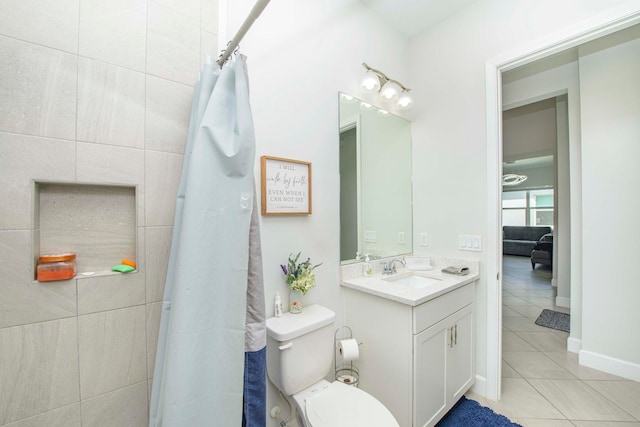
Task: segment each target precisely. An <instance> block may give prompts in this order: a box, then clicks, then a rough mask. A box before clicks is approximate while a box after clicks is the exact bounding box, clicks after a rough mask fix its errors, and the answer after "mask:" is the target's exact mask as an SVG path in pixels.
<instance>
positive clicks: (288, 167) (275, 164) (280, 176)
mask: <svg viewBox="0 0 640 427" xmlns="http://www.w3.org/2000/svg"><path fill="white" fill-rule="evenodd" d="M260 166H261V182H262V186H261V187H262V188H261V189H262V215H305V214H306V215H308V214H310V213H311V163H309V162H302V161H300V160H291V159H283V158H280V157H270V156H262V157H261V158H260Z"/></svg>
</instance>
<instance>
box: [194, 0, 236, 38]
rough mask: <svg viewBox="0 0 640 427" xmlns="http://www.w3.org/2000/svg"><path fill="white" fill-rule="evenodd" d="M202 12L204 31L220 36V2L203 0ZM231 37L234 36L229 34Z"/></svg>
mask: <svg viewBox="0 0 640 427" xmlns="http://www.w3.org/2000/svg"><path fill="white" fill-rule="evenodd" d="M201 11H202V17H201V18H200V19H201V25H202V29H203V30H205V31H208V32H210V33H213V34H218V16H219V15H218V0H202V4H201ZM231 31H233V30H231ZM229 37H233V35H231V34H229Z"/></svg>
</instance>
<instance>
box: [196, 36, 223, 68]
mask: <svg viewBox="0 0 640 427" xmlns="http://www.w3.org/2000/svg"><path fill="white" fill-rule="evenodd" d="M219 55H220V51H219V50H218V35H217V34H213V33H208V32H206V31H201V32H200V62H202V63H204V62H205V61H206V59H207V56H209V57H210V58H211V59H212V60H213V61H215V60H217V59H218V56H219Z"/></svg>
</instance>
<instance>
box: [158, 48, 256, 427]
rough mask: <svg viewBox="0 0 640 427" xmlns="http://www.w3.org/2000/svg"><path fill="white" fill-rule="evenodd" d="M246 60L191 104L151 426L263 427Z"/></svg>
mask: <svg viewBox="0 0 640 427" xmlns="http://www.w3.org/2000/svg"><path fill="white" fill-rule="evenodd" d="M254 157H255V135H254V128H253V119H252V116H251V109H250V105H249V85H248V75H247V69H246V58H245V57H244V56H242V55H238V56H237V57H236V58H234V59H232V60H231V61H230V62H229V63H227V64H226V65H225V66H224V67H223V68H222V69H220V67H219V66H218V65H217V64H215V63H214V64H210V63H206V64H204V65H203V68H202V70H201V72H200V76H199V80H198V83H197V85H196V87H195V91H194V98H193V102H192V110H191V119H190V123H189V134H188V139H187V146H186V149H185V155H184V162H183V168H182V176H181V178H180V186H179V188H178V196H177V201H176V211H175V220H174V228H173V240H172V243H171V253H170V257H169V266H168V269H167V279H166V284H165V290H164V298H163V302H162V317H161V321H160V331H159V334H158V348H157V353H156V364H155V370H154V376H153V388H152V393H151V402H150V414H149V425H150V426H152V427H160V426H163V427H168V426H175V427H185V426H189V427H199V426H203V427H205V426H229V427H233V426H240V425H242V426H247V427H263V426H264V425H265V423H266V419H265V412H266V410H265V408H266V402H265V394H266V384H265V382H266V369H265V366H266V324H265V304H264V286H263V280H262V255H261V248H260V231H259V224H258V216H257V208H256V200H257V199H256V195H255V191H254V176H253V166H254Z"/></svg>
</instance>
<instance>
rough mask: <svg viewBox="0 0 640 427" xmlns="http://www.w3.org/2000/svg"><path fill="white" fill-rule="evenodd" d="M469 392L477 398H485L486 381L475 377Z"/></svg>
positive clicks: (478, 376)
mask: <svg viewBox="0 0 640 427" xmlns="http://www.w3.org/2000/svg"><path fill="white" fill-rule="evenodd" d="M471 391H472V392H474V393H475V394H477V395H479V396H482V397H487V379H486V378H485V377H481V376H480V375H476V382H475V383H474V384H473V385H472V386H471Z"/></svg>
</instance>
